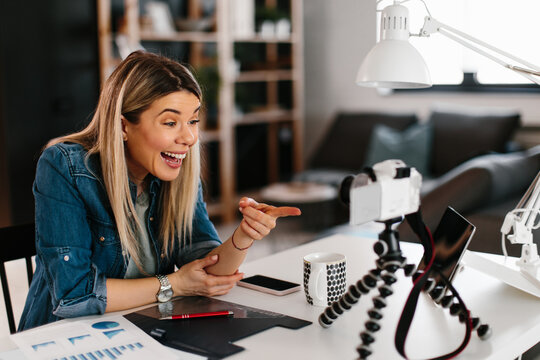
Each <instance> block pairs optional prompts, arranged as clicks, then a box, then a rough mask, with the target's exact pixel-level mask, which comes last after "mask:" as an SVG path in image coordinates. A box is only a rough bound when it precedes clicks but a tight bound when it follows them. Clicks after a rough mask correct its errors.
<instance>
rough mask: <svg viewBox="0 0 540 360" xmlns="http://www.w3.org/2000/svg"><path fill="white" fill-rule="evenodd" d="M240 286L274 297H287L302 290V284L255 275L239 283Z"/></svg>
mask: <svg viewBox="0 0 540 360" xmlns="http://www.w3.org/2000/svg"><path fill="white" fill-rule="evenodd" d="M238 285H239V286H243V287H246V288H248V289H252V290H257V291H262V292H265V293H268V294H272V295H278V296H281V295H287V294H290V293H293V292H295V291H299V290H300V288H301V287H300V284H297V283H293V282H290V281H285V280H280V279H275V278H271V277H268V276H264V275H253V276H250V277H247V278H245V279H242V280H240V281H239V282H238Z"/></svg>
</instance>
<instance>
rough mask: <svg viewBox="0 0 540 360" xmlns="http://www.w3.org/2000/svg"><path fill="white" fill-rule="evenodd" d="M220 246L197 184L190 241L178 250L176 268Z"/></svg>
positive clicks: (200, 189)
mask: <svg viewBox="0 0 540 360" xmlns="http://www.w3.org/2000/svg"><path fill="white" fill-rule="evenodd" d="M219 245H221V240H220V239H219V236H218V233H217V231H216V228H215V227H214V224H212V222H211V221H210V218H209V217H208V211H207V209H206V203H205V202H204V199H203V194H202V186H201V185H200V184H199V190H198V194H197V204H196V206H195V213H194V215H193V230H192V233H191V241H188V242H187V244H186V245H185V246H184V247H182V248H181V249H180V252H179V256H178V258H177V261H176V266H178V267H181V266H183V265H185V264H187V263H190V262H192V261H193V260H196V259H200V258H203V257H205V256H206V254H208V253H209V252H210V251H212V250H213V249H215V248H216V247H218V246H219Z"/></svg>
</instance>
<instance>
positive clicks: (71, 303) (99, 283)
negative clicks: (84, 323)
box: [33, 146, 107, 317]
mask: <svg viewBox="0 0 540 360" xmlns="http://www.w3.org/2000/svg"><path fill="white" fill-rule="evenodd" d="M33 191H34V196H35V201H36V236H37V237H36V239H37V241H36V245H37V254H38V256H39V257H40V258H41V260H42V263H43V266H44V272H43V273H44V277H45V280H46V282H47V286H48V289H49V292H50V295H51V302H52V305H53V314H54V315H56V316H59V317H76V316H83V315H90V314H102V313H104V312H105V308H106V305H107V289H106V277H105V275H104V274H103V273H102V272H101V271H100V269H99V268H98V267H97V266H96V265H95V264H93V263H92V261H91V259H92V235H91V231H90V226H89V224H88V218H87V211H86V208H85V204H84V202H83V200H82V197H81V195H80V193H79V190H78V187H77V184H76V180H75V177H74V176H73V174H72V166H71V163H70V162H69V158H68V157H67V155H66V154H65V153H64V150H63V149H61V148H59V147H56V146H53V147H50V148H48V149H46V150H45V151H44V152H43V154H42V156H41V158H40V160H39V162H38V166H37V172H36V179H35V182H34V188H33Z"/></svg>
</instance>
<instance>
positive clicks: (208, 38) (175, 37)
mask: <svg viewBox="0 0 540 360" xmlns="http://www.w3.org/2000/svg"><path fill="white" fill-rule="evenodd" d="M141 40H142V41H169V42H217V41H218V35H217V33H215V32H201V31H184V32H176V33H174V34H171V35H162V34H156V33H153V32H149V31H144V32H141Z"/></svg>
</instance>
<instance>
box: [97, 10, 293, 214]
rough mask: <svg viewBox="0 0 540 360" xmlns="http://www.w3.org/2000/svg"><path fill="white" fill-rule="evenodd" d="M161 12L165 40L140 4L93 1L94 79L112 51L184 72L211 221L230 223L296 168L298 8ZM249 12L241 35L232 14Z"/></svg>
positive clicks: (112, 59) (112, 58) (113, 57)
mask: <svg viewBox="0 0 540 360" xmlns="http://www.w3.org/2000/svg"><path fill="white" fill-rule="evenodd" d="M118 1H120V2H122V0H118ZM148 3H152V2H150V1H146V2H145V6H148ZM175 3H178V2H175ZM162 4H163V3H162ZM165 4H168V5H169V6H168V9H169V11H170V14H171V15H172V19H173V22H170V21H169V23H172V24H173V25H172V26H173V27H174V29H172V31H167V29H165V31H163V30H162V29H161V30H158V29H157V28H156V26H153V25H152V24H154V25H156V22H155V21H154V23H153V22H152V20H151V19H150V18H149V15H150V14H149V11H148V8H144V9H143V7H142V0H141V3H139V1H138V0H123V2H122V3H121V5H122V9H120V11H118V9H116V10H115V11H113V10H112V8H114V3H111V0H98V17H99V20H98V23H99V26H98V27H99V30H98V35H99V49H100V66H101V78H102V81H103V80H104V79H105V78H106V77H107V76H108V74H110V72H111V71H112V69H114V67H115V66H116V64H117V63H118V62H119V61H120V60H119V57H120V55H119V48H118V45H119V44H120V43H122V44H124V45H126V44H127V47H128V48H130V49H134V48H136V47H137V46H138V45H139V44H141V45H142V47H144V48H145V49H146V50H147V51H155V52H159V53H161V54H164V55H167V56H171V57H174V58H176V59H178V60H179V61H181V62H187V63H189V64H190V65H191V66H192V68H193V69H194V73H195V75H196V76H197V77H198V79H199V82H200V83H201V85H202V87H203V90H207V91H206V93H205V100H206V101H205V105H206V106H205V109H206V111H205V116H204V118H203V119H202V120H203V121H201V123H202V124H203V125H202V130H203V131H202V134H201V141H202V142H203V143H204V144H203V146H204V148H205V150H206V151H205V153H206V156H207V159H206V160H207V161H206V162H207V163H208V168H207V169H206V172H205V175H204V176H205V177H206V179H205V180H206V183H207V184H208V187H209V188H210V189H211V190H210V191H207V202H208V205H209V212H210V215H211V216H219V217H221V218H222V220H224V221H226V222H227V221H232V220H233V219H234V218H235V214H236V213H237V201H238V199H239V197H240V196H242V195H244V194H249V193H253V191H254V190H255V188H257V187H260V186H264V185H266V184H269V183H273V182H276V181H279V180H287V178H288V177H290V176H291V175H292V174H293V173H295V172H298V171H300V170H301V169H302V164H303V154H302V147H303V139H302V132H303V131H302V130H303V118H304V103H303V84H304V78H303V76H304V74H303V72H304V68H303V34H302V32H303V23H302V17H303V10H302V0H285V1H281V0H213V1H212V0H188V1H187V2H186V3H185V6H181V9H179V10H178V9H176V10H175V11H172V10H171V9H172V6H170V5H171V3H170V2H165ZM246 4H248V5H250V6H248V8H246V7H245V5H246ZM116 7H118V6H116ZM235 7H236V8H235ZM249 7H251V12H250V15H249V16H251V18H248V19H247V20H249V21H248V25H247V29H248V30H249V28H250V27H249V23H252V24H253V25H252V27H251V28H252V30H253V31H247V32H246V31H245V29H246V26H244V27H243V29H244V31H241V30H242V29H240V30H239V24H240V27H242V25H245V24H243V23H242V21H243V20H246V19H245V18H244V19H239V16H241V14H239V13H238V11H239V10H241V12H244V11H245V10H246V9H248V10H249ZM283 19H285V20H283ZM280 20H281V21H280ZM278 23H279V24H278ZM159 24H160V26H161V25H163V24H162V23H161V22H160V23H159ZM288 26H289V27H288ZM170 28H171V26H169V30H170ZM261 28H264V31H261ZM119 36H120V37H119ZM261 174H263V175H264V176H263V177H262V178H261ZM243 179H258V180H257V181H243Z"/></svg>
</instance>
